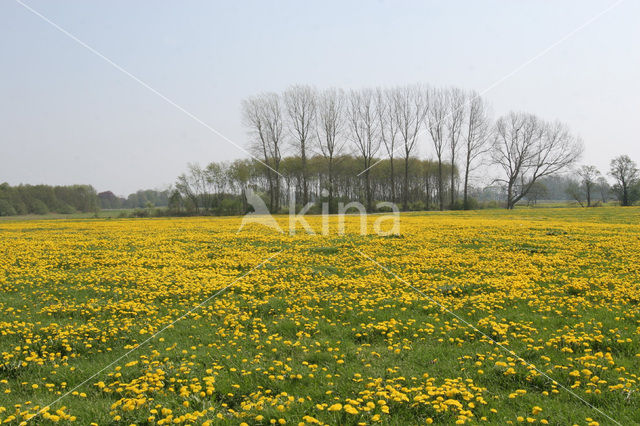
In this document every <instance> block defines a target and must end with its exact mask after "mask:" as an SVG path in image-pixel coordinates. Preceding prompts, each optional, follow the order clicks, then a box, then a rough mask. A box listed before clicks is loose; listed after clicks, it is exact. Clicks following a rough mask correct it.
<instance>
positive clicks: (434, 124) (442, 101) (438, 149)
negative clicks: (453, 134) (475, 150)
mask: <svg viewBox="0 0 640 426" xmlns="http://www.w3.org/2000/svg"><path fill="white" fill-rule="evenodd" d="M427 98H428V100H429V106H428V108H427V114H426V125H427V129H428V130H429V135H431V140H432V141H433V148H434V151H435V153H436V159H437V161H438V207H439V208H440V210H444V176H443V174H442V157H443V155H444V149H445V134H444V131H445V125H444V120H445V118H446V115H447V99H446V97H445V94H444V92H443V91H442V90H440V89H434V90H432V91H429V95H428V97H427Z"/></svg>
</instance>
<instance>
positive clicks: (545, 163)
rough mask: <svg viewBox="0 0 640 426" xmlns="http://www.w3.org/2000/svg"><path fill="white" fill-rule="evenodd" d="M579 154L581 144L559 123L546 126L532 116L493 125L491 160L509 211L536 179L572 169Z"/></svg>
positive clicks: (518, 115) (510, 116)
mask: <svg viewBox="0 0 640 426" xmlns="http://www.w3.org/2000/svg"><path fill="white" fill-rule="evenodd" d="M581 153H582V145H581V143H580V142H579V141H578V140H577V139H576V138H575V137H573V136H572V135H571V134H570V133H569V130H568V129H567V128H566V126H564V125H562V124H560V123H557V122H556V123H545V122H543V121H542V120H540V119H539V118H537V117H536V116H534V115H531V114H523V113H515V112H511V113H510V114H508V115H506V116H503V117H500V118H499V119H498V121H497V122H496V125H495V137H494V141H493V150H492V157H493V161H494V162H495V164H497V165H498V166H499V167H500V168H501V169H502V171H503V172H504V178H499V179H497V181H500V182H503V183H505V184H506V185H507V208H508V209H512V208H513V207H514V206H515V204H516V203H517V202H518V201H520V200H521V199H522V197H524V196H525V195H526V194H527V192H529V190H530V189H531V187H532V186H533V185H534V184H535V183H536V181H537V180H538V179H540V178H541V177H544V176H549V175H551V174H554V173H557V172H560V171H562V170H563V169H566V168H567V167H569V166H571V165H572V164H573V163H574V162H575V161H576V160H577V159H578V158H579V157H580V154H581Z"/></svg>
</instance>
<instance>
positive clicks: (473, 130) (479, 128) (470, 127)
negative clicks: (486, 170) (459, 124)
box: [463, 92, 491, 210]
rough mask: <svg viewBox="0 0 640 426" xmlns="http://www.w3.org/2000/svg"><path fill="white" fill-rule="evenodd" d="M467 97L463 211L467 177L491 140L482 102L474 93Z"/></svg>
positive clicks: (486, 115)
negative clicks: (468, 98)
mask: <svg viewBox="0 0 640 426" xmlns="http://www.w3.org/2000/svg"><path fill="white" fill-rule="evenodd" d="M469 97H470V101H469V109H468V110H467V113H468V115H467V120H466V124H467V128H466V134H465V135H464V143H465V162H464V184H463V187H464V188H463V205H464V209H465V210H466V209H468V208H469V196H468V193H469V176H470V174H471V172H472V171H473V170H474V168H475V167H476V161H477V160H478V159H479V158H480V157H481V156H482V155H484V154H486V153H487V151H488V150H489V148H490V143H489V141H490V140H491V125H490V121H489V117H488V111H487V109H488V108H487V107H486V105H485V103H484V100H483V99H482V98H481V97H480V95H478V94H477V93H475V92H472V93H471V94H470V95H469Z"/></svg>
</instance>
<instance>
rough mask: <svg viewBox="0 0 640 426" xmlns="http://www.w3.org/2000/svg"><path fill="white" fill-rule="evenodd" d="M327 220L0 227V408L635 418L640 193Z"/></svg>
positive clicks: (494, 419) (44, 416)
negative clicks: (637, 198) (569, 204)
mask: <svg viewBox="0 0 640 426" xmlns="http://www.w3.org/2000/svg"><path fill="white" fill-rule="evenodd" d="M375 219H376V217H375V216H371V217H370V218H369V222H370V223H369V225H371V223H372V222H373V221H374V220H375ZM278 220H282V221H284V220H285V218H279V219H278ZM332 220H333V219H332ZM309 221H310V222H311V224H312V226H313V227H314V228H316V229H319V228H320V226H321V223H320V222H321V219H320V218H319V217H312V218H310V219H309ZM347 222H348V223H347V227H346V230H347V232H346V234H344V235H339V234H338V233H337V232H331V233H330V234H329V235H309V234H306V233H303V232H300V233H298V234H296V235H293V236H291V235H284V234H279V233H276V232H274V231H272V230H270V229H268V228H266V227H261V226H260V225H258V224H252V225H250V226H249V227H246V228H244V229H243V230H242V231H240V232H238V233H236V231H237V229H238V226H239V224H240V218H184V219H175V218H173V219H118V220H115V219H113V220H106V219H101V220H49V221H15V222H11V221H5V222H0V254H1V256H0V423H3V424H53V423H57V424H67V423H75V424H83V425H88V424H98V425H107V424H109V425H131V424H136V425H153V424H158V425H162V424H164V425H168V424H193V425H196V424H229V425H239V424H247V425H268V424H285V423H286V424H294V425H297V424H307V425H312V424H348V425H355V424H395V425H407V424H425V423H426V424H429V423H434V424H437V423H441V424H477V423H480V424H518V423H536V424H538V423H541V424H557V425H567V424H579V425H597V424H601V425H604V424H615V423H618V424H622V425H630V424H639V423H640V392H639V391H640V389H639V380H640V378H639V377H638V375H639V374H640V209H636V208H629V209H623V208H594V209H589V210H587V209H531V210H524V209H523V210H516V211H513V212H502V211H485V212H468V213H463V212H460V213H453V212H449V213H428V214H413V215H411V214H408V215H403V216H402V217H401V221H400V234H399V235H392V236H378V235H375V234H369V235H360V233H359V219H358V218H357V217H349V218H348V219H347ZM331 225H332V228H331V229H332V231H335V230H336V226H335V223H331ZM283 226H284V223H283ZM369 229H371V226H369Z"/></svg>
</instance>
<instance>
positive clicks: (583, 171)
mask: <svg viewBox="0 0 640 426" xmlns="http://www.w3.org/2000/svg"><path fill="white" fill-rule="evenodd" d="M578 176H580V180H581V181H582V185H584V190H585V194H586V196H587V207H591V192H592V191H593V187H594V185H595V184H596V179H598V176H600V171H599V170H598V168H597V167H596V166H582V167H580V168H579V169H578Z"/></svg>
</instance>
